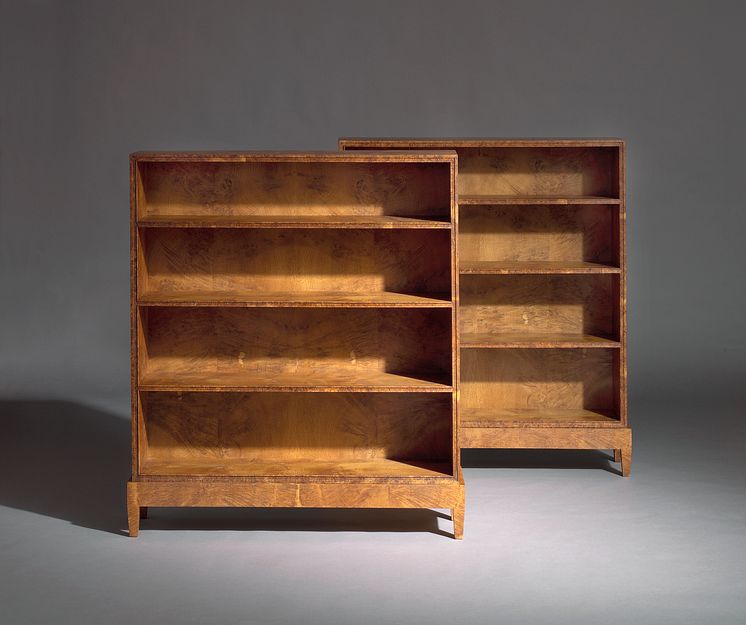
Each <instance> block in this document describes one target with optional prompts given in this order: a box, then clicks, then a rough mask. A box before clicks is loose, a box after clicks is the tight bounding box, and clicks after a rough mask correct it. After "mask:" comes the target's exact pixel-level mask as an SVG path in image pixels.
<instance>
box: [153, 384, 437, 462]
mask: <svg viewBox="0 0 746 625" xmlns="http://www.w3.org/2000/svg"><path fill="white" fill-rule="evenodd" d="M142 396H143V397H142V399H141V403H142V405H143V419H142V420H141V427H140V433H139V439H140V453H141V463H145V462H147V463H148V465H149V466H148V470H143V473H144V474H148V473H154V472H155V471H154V470H153V463H155V462H161V463H164V462H165V463H186V465H185V466H187V467H189V469H191V468H193V467H194V466H195V465H200V466H201V467H202V468H200V471H201V472H207V473H208V474H219V473H220V472H221V468H222V466H223V465H225V464H230V463H234V464H233V465H232V466H231V467H229V468H228V469H227V470H226V473H227V474H230V475H234V474H237V472H239V471H242V470H245V467H250V466H251V463H263V465H264V468H261V467H260V468H257V469H256V473H253V474H258V475H261V474H266V472H267V471H272V470H279V471H281V472H280V473H276V475H290V474H293V475H304V473H303V472H302V470H303V466H302V463H304V462H309V463H314V462H319V463H321V464H319V466H318V467H316V468H315V469H314V470H315V471H322V473H317V474H319V475H329V474H330V471H332V474H333V470H332V469H331V468H330V467H332V466H333V464H334V463H335V462H348V461H349V462H354V461H368V460H376V459H379V460H381V459H395V460H400V461H402V462H405V461H409V460H419V461H426V462H430V463H444V462H450V459H451V440H452V423H451V412H452V410H451V397H450V395H449V394H388V395H386V394H381V393H371V394H361V393H355V394H349V393H312V394H306V393H233V394H225V393H142ZM293 462H295V463H296V465H295V466H296V468H293V467H290V466H288V468H287V469H272V468H271V467H272V466H275V465H277V464H278V463H280V464H290V463H293ZM298 463H300V464H298ZM324 463H327V464H326V465H324ZM202 465H205V466H206V467H207V468H204V467H203V466H202ZM210 465H212V466H213V468H212V469H210V468H209V466H210ZM354 466H355V465H351V468H350V469H349V470H346V471H345V472H344V473H345V474H347V473H349V471H354V470H355V469H354ZM360 467H361V468H360V471H368V470H369V469H368V468H366V467H365V466H363V465H360ZM449 467H450V465H449ZM384 469H385V467H384ZM370 470H371V471H372V470H374V467H373V465H371V467H370ZM382 470H383V469H382ZM385 470H387V471H396V469H395V468H388V469H385ZM171 472H173V470H172V471H171ZM181 472H182V473H184V472H188V471H186V470H185V469H182V470H181ZM449 472H450V468H449ZM340 473H342V472H340ZM307 475H310V474H307Z"/></svg>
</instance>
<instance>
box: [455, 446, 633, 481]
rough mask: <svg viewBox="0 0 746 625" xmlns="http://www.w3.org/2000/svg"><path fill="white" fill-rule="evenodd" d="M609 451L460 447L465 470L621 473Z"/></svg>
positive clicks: (462, 464)
mask: <svg viewBox="0 0 746 625" xmlns="http://www.w3.org/2000/svg"><path fill="white" fill-rule="evenodd" d="M613 461H614V456H613V454H612V453H610V452H606V451H601V450H596V449H580V450H577V449H462V450H461V466H462V467H463V468H464V469H602V470H604V471H608V472H610V473H614V474H615V475H621V474H622V472H621V470H620V468H619V465H617V464H615V463H614V462H613Z"/></svg>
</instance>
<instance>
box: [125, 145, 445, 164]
mask: <svg viewBox="0 0 746 625" xmlns="http://www.w3.org/2000/svg"><path fill="white" fill-rule="evenodd" d="M130 159H132V160H134V161H137V162H141V163H156V162H157V163H182V162H183V163H195V162H196V163H420V162H424V163H452V162H454V161H455V160H456V153H455V152H454V151H453V150H451V149H447V148H443V149H433V148H424V149H422V150H421V151H417V150H416V149H412V150H395V149H391V150H365V151H360V152H352V153H350V152H331V151H312V152H304V151H271V152H254V151H242V152H230V151H219V152H208V151H204V150H196V151H175V152H152V151H140V152H133V153H132V154H130Z"/></svg>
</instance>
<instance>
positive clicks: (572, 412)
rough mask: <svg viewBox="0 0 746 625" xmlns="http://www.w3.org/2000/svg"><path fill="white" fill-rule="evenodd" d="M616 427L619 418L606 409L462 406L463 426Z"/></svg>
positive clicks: (618, 424)
mask: <svg viewBox="0 0 746 625" xmlns="http://www.w3.org/2000/svg"><path fill="white" fill-rule="evenodd" d="M576 426H579V427H619V426H620V422H619V419H617V418H615V415H614V414H613V413H611V412H609V411H603V410H584V409H580V408H578V409H558V408H543V409H540V410H536V409H533V410H530V409H510V408H488V409H480V408H463V409H462V410H461V427H463V428H504V427H576Z"/></svg>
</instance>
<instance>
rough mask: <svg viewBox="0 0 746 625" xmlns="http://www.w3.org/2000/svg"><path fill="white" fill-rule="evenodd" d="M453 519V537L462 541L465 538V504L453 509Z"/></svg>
mask: <svg viewBox="0 0 746 625" xmlns="http://www.w3.org/2000/svg"><path fill="white" fill-rule="evenodd" d="M451 518H452V519H453V537H454V538H455V539H456V540H461V539H462V538H463V537H464V504H463V503H462V504H460V505H458V506H456V507H455V508H452V509H451Z"/></svg>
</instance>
